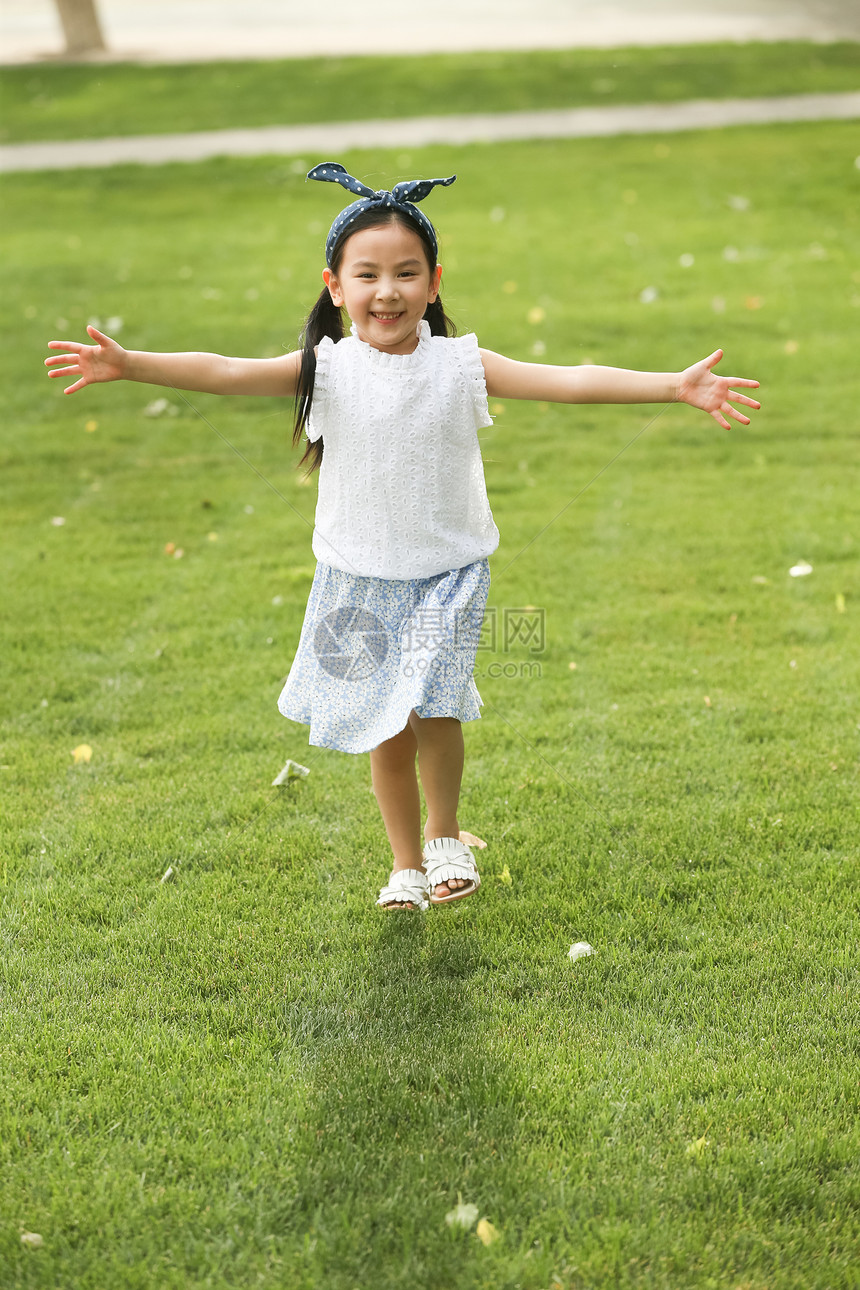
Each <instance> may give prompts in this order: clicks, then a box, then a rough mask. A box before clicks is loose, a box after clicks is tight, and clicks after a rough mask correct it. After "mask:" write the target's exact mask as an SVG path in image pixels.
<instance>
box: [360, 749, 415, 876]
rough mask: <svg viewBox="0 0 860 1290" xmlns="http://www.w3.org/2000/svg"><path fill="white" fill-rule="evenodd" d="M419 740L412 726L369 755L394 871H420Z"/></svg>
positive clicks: (372, 778)
mask: <svg viewBox="0 0 860 1290" xmlns="http://www.w3.org/2000/svg"><path fill="white" fill-rule="evenodd" d="M417 748H418V741H417V739H416V737H415V732H414V731H413V730H412V727H411V726H405V727H404V728H403V730H401V731H400V734H399V735H394V737H393V738H392V739H386V740H385V742H384V743H381V744H380V745H379V747H378V748H374V749H373V750H372V752H371V754H370V775H371V780H372V783H373V791H374V793H375V794H376V800H377V802H378V803H379V809H380V811H381V812H382V819H383V823H384V824H385V832H386V833H387V834H388V841H389V842H390V843H391V850H392V851H393V853H394V864H393V868H394V872H395V873H396V872H397V870H398V869H423V868H424V858H423V856H422V855H421V803H420V799H419V797H418V778H417V776H416V774H415V753H416V750H417Z"/></svg>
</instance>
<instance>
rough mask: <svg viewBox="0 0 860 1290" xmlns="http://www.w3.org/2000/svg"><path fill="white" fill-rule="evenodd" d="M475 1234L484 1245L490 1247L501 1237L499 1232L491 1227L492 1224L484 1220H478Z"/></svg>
mask: <svg viewBox="0 0 860 1290" xmlns="http://www.w3.org/2000/svg"><path fill="white" fill-rule="evenodd" d="M475 1234H476V1235H477V1237H478V1240H479V1241H481V1242H482V1244H484V1245H492V1244H493V1241H497V1240H498V1239H499V1237H500V1236H501V1232H499V1230H498V1229H497V1228H495V1227H493V1224H492V1223H490V1222H489V1221H488V1220H487V1219H486V1218H482V1219H480V1220H479V1222H478V1226H477V1227H476V1228H475Z"/></svg>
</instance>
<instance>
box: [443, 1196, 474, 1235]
mask: <svg viewBox="0 0 860 1290" xmlns="http://www.w3.org/2000/svg"><path fill="white" fill-rule="evenodd" d="M477 1218H478V1206H477V1205H464V1204H463V1198H462V1196H460V1195H458V1196H457V1204H456V1205H455V1206H454V1208H453V1209H449V1210H448V1213H447V1214H446V1215H445V1222H446V1223H447V1224H448V1226H449V1227H462V1228H464V1229H465V1230H466V1231H468V1230H469V1228H470V1227H472V1226H473V1224H474V1223H475V1222H477Z"/></svg>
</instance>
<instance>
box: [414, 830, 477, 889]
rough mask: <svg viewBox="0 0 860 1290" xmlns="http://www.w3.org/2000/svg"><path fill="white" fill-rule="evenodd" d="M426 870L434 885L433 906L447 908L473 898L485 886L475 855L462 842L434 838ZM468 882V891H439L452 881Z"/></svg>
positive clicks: (426, 853) (426, 851) (427, 850)
mask: <svg viewBox="0 0 860 1290" xmlns="http://www.w3.org/2000/svg"><path fill="white" fill-rule="evenodd" d="M424 868H425V869H426V871H427V881H428V883H429V885H430V904H431V905H446V904H448V902H449V901H451V900H462V899H463V897H464V896H472V895H474V893H475V892H476V891H477V890H478V888H479V887H480V885H481V878H480V874H479V873H478V869H477V866H476V864H475V857H474V856H473V855H472V852H471V851H470V850H469V848H468V847H467V846H466V845H465V843H463V842H461V841H460V840H459V838H433V840H432V841H431V842H428V843H427V845H426V846H425V848H424ZM452 878H453V879H459V880H460V881H461V882H465V884H466V886H465V887H456V888H455V889H454V890H453V891H452V890H451V888H450V887H446V886H445V887H442V890H441V891H440V892H439V894H438V895H437V894H436V892H437V888H439V887H440V886H442V884H443V883H447V882H448V881H450V880H451V879H452Z"/></svg>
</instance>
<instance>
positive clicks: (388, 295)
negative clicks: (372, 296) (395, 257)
mask: <svg viewBox="0 0 860 1290" xmlns="http://www.w3.org/2000/svg"><path fill="white" fill-rule="evenodd" d="M376 294H377V295H378V296H379V297H380V299H382V300H391V299H392V298H393V297H394V296H396V295H397V283H396V282H394V281H393V280H392V281H390V282H385V281H383V279H382V278H380V280H379V282H378V283H377V284H376Z"/></svg>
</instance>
